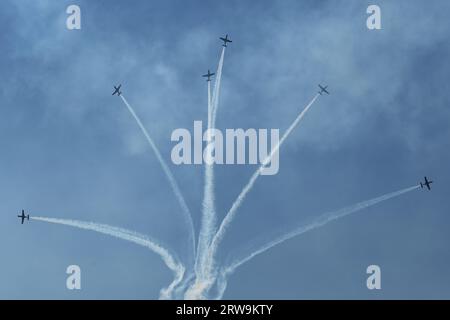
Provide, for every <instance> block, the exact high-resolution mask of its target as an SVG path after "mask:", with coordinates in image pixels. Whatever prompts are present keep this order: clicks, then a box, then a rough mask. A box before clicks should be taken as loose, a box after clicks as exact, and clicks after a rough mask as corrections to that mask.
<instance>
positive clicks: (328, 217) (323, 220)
mask: <svg viewBox="0 0 450 320" xmlns="http://www.w3.org/2000/svg"><path fill="white" fill-rule="evenodd" d="M419 187H420V186H418V185H416V186H412V187H409V188H405V189H402V190H399V191H395V192H391V193H388V194H385V195H382V196H380V197H377V198H374V199H370V200H366V201H362V202H359V203H356V204H354V205H351V206H349V207H346V208H343V209H340V210H336V211H331V212H328V213H325V214H322V215H321V216H319V217H317V218H316V219H315V220H314V221H313V222H311V223H310V224H307V225H304V226H301V227H299V228H297V229H295V230H293V231H291V232H288V233H286V234H284V235H282V236H280V237H278V238H277V239H275V240H273V241H270V242H269V243H267V244H265V245H263V246H261V247H260V248H259V249H256V250H254V251H253V252H251V253H250V254H249V255H247V256H246V257H244V258H241V259H236V260H234V261H233V262H232V263H230V265H229V266H228V267H226V268H225V269H224V271H223V273H225V274H230V273H233V272H234V270H236V268H237V267H239V266H241V265H242V264H244V263H245V262H247V261H249V260H251V259H252V258H253V257H255V256H256V255H259V254H261V253H263V252H265V251H267V250H269V249H270V248H272V247H274V246H276V245H278V244H280V243H282V242H284V241H286V240H288V239H291V238H293V237H295V236H298V235H301V234H303V233H305V232H307V231H310V230H313V229H316V228H319V227H322V226H324V225H326V224H328V223H329V222H332V221H334V220H337V219H340V218H343V217H345V216H348V215H350V214H352V213H354V212H357V211H360V210H363V209H366V208H368V207H370V206H373V205H376V204H378V203H380V202H383V201H386V200H389V199H392V198H395V197H398V196H400V195H402V194H405V193H408V192H411V191H413V190H416V189H418V188H419ZM225 286H226V285H223V284H222V287H223V288H224V287H225Z"/></svg>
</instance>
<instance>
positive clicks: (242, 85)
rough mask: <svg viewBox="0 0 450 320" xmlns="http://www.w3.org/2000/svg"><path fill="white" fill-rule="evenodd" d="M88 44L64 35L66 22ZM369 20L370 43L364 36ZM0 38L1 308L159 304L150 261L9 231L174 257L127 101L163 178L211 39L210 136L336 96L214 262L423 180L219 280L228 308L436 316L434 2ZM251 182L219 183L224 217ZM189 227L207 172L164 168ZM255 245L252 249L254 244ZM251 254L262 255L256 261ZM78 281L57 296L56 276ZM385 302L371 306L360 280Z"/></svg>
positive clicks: (155, 263) (162, 273)
mask: <svg viewBox="0 0 450 320" xmlns="http://www.w3.org/2000/svg"><path fill="white" fill-rule="evenodd" d="M70 4H77V5H79V6H80V7H81V10H82V29H81V30H79V31H68V30H67V29H66V28H65V20H66V17H67V14H66V13H65V11H66V8H67V6H68V5H70ZM369 4H378V5H379V6H380V7H381V12H382V30H379V31H369V30H368V29H367V28H366V18H367V14H366V8H367V6H368V5H369ZM1 7H2V9H1V10H0V21H1V23H2V30H3V32H2V33H1V34H0V42H1V48H2V50H0V74H1V77H2V81H1V82H2V86H1V88H0V97H1V103H0V106H1V110H2V116H1V117H0V134H1V138H0V147H1V150H2V157H1V158H0V161H1V167H2V170H0V192H1V193H0V194H1V199H2V201H0V214H1V217H2V223H0V252H1V253H2V259H1V260H2V264H1V270H2V272H1V273H0V298H4V299H5V298H7V299H9V298H27V299H28V298H58V299H79V298H85V299H93V298H100V299H106V298H113V299H116V298H126V299H130V298H137V299H148V298H150V299H153V298H157V297H158V292H159V290H160V288H161V287H163V286H165V285H167V283H168V282H170V281H171V274H170V272H169V271H168V270H167V268H166V267H165V265H164V264H163V263H162V262H161V260H160V258H159V257H158V256H156V255H155V254H153V253H151V252H149V251H148V250H146V249H145V248H141V247H137V246H135V245H133V244H129V243H126V242H122V241H120V240H116V239H112V238H109V237H107V236H103V235H98V234H95V233H91V232H87V231H81V230H76V229H71V228H68V227H62V226H55V225H46V224H43V223H38V222H34V221H32V222H31V223H29V224H27V225H24V226H21V225H19V224H18V223H17V220H16V218H15V215H16V213H17V212H19V210H21V209H22V208H23V209H26V210H27V211H29V212H30V213H31V214H32V215H42V216H50V217H58V218H66V219H80V220H88V221H96V222H100V223H107V224H110V225H114V226H121V227H125V228H128V229H132V230H136V231H139V232H141V233H145V234H149V235H151V236H152V237H154V238H158V239H161V241H163V242H164V243H167V244H169V245H170V246H171V247H172V248H174V250H175V251H177V252H178V253H179V255H180V257H184V255H185V254H186V253H185V252H184V251H183V248H184V245H185V242H186V236H187V234H186V231H185V229H184V226H183V224H182V223H181V221H180V218H179V215H178V213H177V211H179V207H178V204H177V202H176V201H175V198H174V196H173V194H172V192H171V190H170V188H169V185H168V183H167V182H166V180H165V177H164V175H163V173H162V172H161V170H160V167H159V164H158V162H157V161H156V158H155V157H154V155H153V154H152V152H151V151H150V150H149V148H148V146H147V145H146V142H145V140H144V138H143V137H142V134H141V132H140V131H139V129H138V128H137V126H136V125H135V123H134V122H133V119H132V118H131V117H130V115H129V114H128V113H127V111H126V109H125V108H124V106H123V104H122V102H121V101H120V99H117V98H116V97H112V96H111V92H112V90H111V89H112V86H113V85H114V84H117V83H122V84H123V90H124V94H126V97H127V99H128V101H129V102H130V103H131V104H132V105H133V107H134V108H135V109H136V112H137V113H138V114H139V115H140V116H141V118H142V120H143V122H144V124H145V125H146V126H147V128H148V130H149V132H150V133H151V134H152V136H153V138H154V140H155V141H156V143H157V144H158V146H159V147H160V149H161V151H162V153H163V156H164V157H165V158H166V160H167V161H170V151H171V148H172V147H173V143H172V142H171V141H170V134H171V132H172V131H173V130H174V129H176V128H188V129H191V128H192V126H193V121H194V120H204V121H205V120H206V85H205V82H204V79H202V78H200V75H201V74H203V73H205V72H206V70H207V69H208V68H209V69H211V70H213V69H215V68H216V65H217V61H218V58H219V53H220V42H219V40H218V39H217V37H218V36H222V35H224V34H225V33H228V34H230V36H231V38H232V39H233V43H232V45H230V47H229V50H227V53H226V57H225V66H224V72H223V78H222V88H221V90H222V95H221V100H220V105H221V107H220V111H219V115H218V127H219V128H222V129H225V128H279V129H280V131H281V132H283V131H284V130H285V129H286V128H287V127H288V126H289V124H290V123H291V121H292V120H293V119H294V118H295V116H296V115H297V113H298V112H299V111H300V110H301V108H302V107H303V106H304V105H305V104H306V103H307V102H308V101H309V100H310V99H311V98H312V97H313V96H314V94H315V93H316V90H317V83H326V84H328V85H329V86H330V91H331V92H332V95H330V96H326V97H323V98H321V99H319V101H318V102H317V103H316V104H315V105H314V107H313V108H312V109H311V111H310V113H308V115H307V117H306V118H305V120H304V122H302V125H301V127H300V128H298V129H297V130H295V132H294V134H293V135H292V136H291V137H290V138H289V139H288V140H287V141H286V144H285V145H283V148H282V150H281V154H280V171H279V173H278V174H277V175H276V176H265V177H261V178H260V179H259V180H258V182H257V184H256V187H255V189H254V190H253V191H252V193H251V194H250V195H249V196H248V198H247V200H246V202H245V203H244V205H243V206H242V208H241V209H240V212H239V213H238V216H237V218H236V221H235V223H234V224H233V226H232V228H231V229H230V233H229V234H228V235H227V237H226V239H225V241H224V243H223V245H222V247H221V250H220V258H221V259H226V257H227V256H230V255H233V253H236V252H241V251H242V250H245V248H246V246H248V244H249V243H251V242H252V241H254V242H258V241H262V242H263V240H267V237H268V236H270V235H273V234H276V233H277V232H278V231H280V230H289V226H291V225H293V224H299V223H301V221H303V220H305V221H306V220H307V219H309V218H311V217H314V216H316V215H319V214H320V213H323V212H325V211H329V210H334V209H338V208H341V207H344V206H347V205H350V204H352V203H355V202H359V201H361V200H364V199H370V198H372V197H375V196H378V195H381V194H384V193H387V192H391V191H395V190H397V189H401V188H404V187H408V186H411V185H414V184H415V183H417V182H418V181H419V180H420V179H421V178H422V176H423V175H424V174H426V175H429V176H431V177H432V178H434V180H435V181H436V182H435V185H434V187H435V188H434V190H433V192H426V193H425V192H422V191H415V192H413V193H410V194H407V195H404V196H402V197H400V198H396V199H393V200H390V201H388V202H385V203H382V204H380V205H377V206H374V207H371V208H369V209H367V210H365V211H362V212H360V213H358V214H355V215H352V216H349V217H347V218H345V219H342V220H339V221H336V222H333V223H330V224H329V225H327V226H325V227H323V228H320V229H317V230H314V231H312V232H310V233H307V234H304V235H302V236H300V237H297V238H294V239H292V240H290V241H288V242H286V243H284V244H282V245H280V246H277V247H275V248H274V249H272V250H270V251H268V252H266V253H264V254H262V255H260V256H258V257H256V258H255V259H253V260H252V261H250V262H248V263H247V264H245V265H243V266H242V267H241V268H239V269H238V270H237V271H236V272H235V273H234V274H233V275H232V276H231V277H230V279H229V284H228V288H227V291H226V293H225V296H224V298H230V299H232V298H236V299H245V298H247V299H254V298H266V299H311V298H325V299H329V298H333V299H346V298H363V299H379V298H388V299H391V298H402V299H408V298H427V299H428V298H447V299H448V298H450V287H449V285H450V275H449V273H448V265H449V264H450V252H449V250H448V247H447V244H448V243H449V240H450V238H449V237H450V236H449V233H448V225H449V223H450V217H449V216H448V212H449V209H450V208H449V207H450V205H449V202H448V188H447V187H446V186H447V181H449V180H450V170H449V168H448V163H450V162H449V160H450V159H449V158H450V148H449V146H450V139H449V134H450V130H449V126H448V122H449V120H450V111H449V105H450V104H449V100H450V99H449V96H448V92H449V82H448V80H447V78H448V74H449V72H450V62H449V61H448V59H447V57H448V56H449V51H450V44H449V42H448V30H450V25H449V24H450V22H449V21H448V13H449V12H450V11H449V9H450V3H448V2H447V1H434V2H432V3H430V2H426V1H418V0H417V1H406V0H398V1H395V2H393V1H381V0H380V1H376V2H373V1H371V2H368V1H356V0H354V1H345V2H344V1H320V2H318V1H312V0H311V1H226V2H225V1H223V2H218V1H216V2H212V1H209V2H205V1H174V0H169V1H133V4H132V5H131V4H129V3H126V2H125V1H118V0H114V1H111V0H108V1H100V0H96V1H55V0H53V1H50V0H49V1H44V0H43V1H39V4H38V3H37V2H36V1H31V0H30V1H25V0H19V1H12V0H10V1H4V2H3V3H2V5H1ZM255 168H256V167H255V166H220V167H219V168H218V169H217V201H218V203H217V208H218V212H219V215H220V216H221V217H223V216H224V214H225V213H226V211H227V210H228V209H229V207H230V205H231V203H232V202H233V200H234V199H235V197H236V196H237V195H238V194H239V192H240V190H241V188H242V186H243V185H244V184H245V183H246V182H247V180H248V178H249V177H250V176H251V174H252V173H253V171H254V170H255ZM172 169H173V171H174V174H175V176H176V178H177V180H178V182H179V184H180V187H181V189H182V190H183V192H184V195H185V197H186V200H187V202H188V205H189V207H190V208H191V210H192V212H193V213H194V220H195V224H196V227H197V229H198V227H199V221H200V210H201V200H202V183H203V170H202V168H201V167H200V166H179V167H178V166H173V165H172ZM262 242H261V243H262ZM258 243H259V242H258ZM70 264H77V265H79V266H80V267H81V269H82V290H81V291H77V292H74V291H68V290H67V289H66V287H65V280H66V274H65V269H66V267H67V266H68V265H70ZM370 264H377V265H379V266H380V267H381V270H382V290H380V291H369V290H368V289H367V288H366V285H365V283H366V277H367V275H366V273H365V270H366V268H367V266H368V265H370Z"/></svg>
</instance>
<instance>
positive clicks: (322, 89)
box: [319, 84, 330, 95]
mask: <svg viewBox="0 0 450 320" xmlns="http://www.w3.org/2000/svg"><path fill="white" fill-rule="evenodd" d="M319 88H320V91H319V94H320V95H322V94H324V93H326V94H330V93H329V92H328V91H327V88H328V86H325V87H322V86H321V85H320V84H319Z"/></svg>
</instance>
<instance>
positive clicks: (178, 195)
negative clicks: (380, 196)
mask: <svg viewBox="0 0 450 320" xmlns="http://www.w3.org/2000/svg"><path fill="white" fill-rule="evenodd" d="M120 97H121V98H122V101H123V102H124V103H125V105H126V106H127V108H128V111H130V113H131V115H132V116H133V118H134V119H135V120H136V122H137V124H138V125H139V127H140V128H141V130H142V133H143V134H144V136H145V138H146V139H147V142H148V144H149V145H150V147H151V148H152V150H153V152H154V153H155V155H156V158H157V159H158V161H159V164H160V165H161V167H162V169H163V171H164V173H165V175H166V177H167V179H168V180H169V183H170V186H171V187H172V190H173V192H174V193H175V196H176V198H177V200H178V202H179V204H180V206H181V209H182V212H183V218H184V220H185V223H186V224H187V226H188V232H189V238H190V239H189V242H190V243H191V246H192V248H191V251H192V252H193V257H195V250H196V248H195V229H194V222H193V220H192V214H191V212H190V210H189V208H188V206H187V204H186V201H185V200H184V197H183V194H182V193H181V191H180V187H179V186H178V183H177V181H176V180H175V177H174V176H173V174H172V171H171V170H170V168H169V166H168V165H167V163H166V162H165V161H164V158H163V157H162V155H161V152H159V149H158V147H157V146H156V144H155V143H154V142H153V139H152V138H151V137H150V135H149V134H148V132H147V130H146V129H145V127H144V125H143V124H142V122H141V120H140V119H139V117H138V116H137V115H136V113H135V112H134V109H133V108H132V107H131V105H130V104H129V103H128V101H127V100H126V99H125V97H124V96H123V95H120Z"/></svg>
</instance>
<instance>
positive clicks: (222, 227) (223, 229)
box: [206, 94, 319, 270]
mask: <svg viewBox="0 0 450 320" xmlns="http://www.w3.org/2000/svg"><path fill="white" fill-rule="evenodd" d="M318 97H319V94H316V95H315V96H314V98H313V99H312V100H311V101H310V102H309V103H308V105H306V107H305V108H304V109H303V110H302V112H300V114H299V115H298V116H297V118H296V119H295V120H294V122H293V123H292V124H291V125H290V126H289V128H288V129H287V130H286V132H285V133H284V135H283V136H282V137H281V139H280V141H279V143H278V144H277V145H276V146H275V148H273V150H272V151H271V153H270V155H269V156H268V157H267V158H266V159H265V160H264V161H263V163H262V164H261V166H260V167H259V168H258V169H257V170H256V172H255V173H254V174H253V175H252V177H251V178H250V180H249V182H248V183H247V184H246V185H245V187H244V188H243V189H242V191H241V193H240V194H239V196H238V197H237V199H236V200H235V201H234V203H233V205H232V206H231V209H230V210H229V211H228V213H227V214H226V216H225V218H224V219H223V221H222V223H221V224H220V227H219V230H218V231H217V233H216V235H215V236H214V238H213V240H212V242H211V246H210V249H209V253H208V261H207V263H206V265H207V267H208V268H209V269H210V270H211V269H212V268H214V259H215V257H214V256H215V254H216V251H217V248H218V246H219V244H220V242H221V241H222V239H223V237H224V236H225V234H226V231H227V229H228V227H229V226H230V225H231V223H232V221H233V219H234V217H235V215H236V213H237V210H238V209H239V207H240V206H241V205H242V203H243V202H244V200H245V197H246V196H247V194H248V193H249V192H250V190H251V189H252V188H253V186H254V184H255V182H256V180H257V179H258V177H259V176H260V175H261V171H262V170H263V168H264V166H265V165H267V164H268V163H269V162H270V161H271V160H272V158H273V156H274V154H275V153H276V152H278V150H279V149H280V147H281V145H282V144H283V143H284V141H285V140H286V138H287V137H288V136H289V135H290V134H291V132H292V131H293V130H294V129H295V128H296V127H297V126H298V124H299V123H300V121H301V120H302V119H303V117H304V116H305V115H306V113H307V112H308V110H309V109H310V108H311V106H312V105H313V104H314V102H315V101H316V100H317V98H318Z"/></svg>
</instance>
